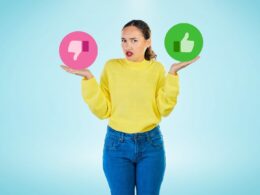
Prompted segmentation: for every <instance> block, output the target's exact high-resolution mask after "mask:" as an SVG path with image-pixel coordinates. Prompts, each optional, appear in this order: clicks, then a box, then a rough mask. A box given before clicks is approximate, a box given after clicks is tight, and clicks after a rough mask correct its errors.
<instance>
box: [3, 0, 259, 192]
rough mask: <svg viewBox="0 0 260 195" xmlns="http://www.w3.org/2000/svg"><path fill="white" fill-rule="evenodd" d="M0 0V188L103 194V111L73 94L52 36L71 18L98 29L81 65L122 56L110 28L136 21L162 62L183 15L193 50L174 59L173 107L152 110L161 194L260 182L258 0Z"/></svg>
mask: <svg viewBox="0 0 260 195" xmlns="http://www.w3.org/2000/svg"><path fill="white" fill-rule="evenodd" d="M107 2H108V3H106V4H104V3H105V1H98V0H97V1H84V0H82V1H50V0H49V1H45V2H44V3H43V2H40V1H38V2H36V1H33V0H31V1H26V0H24V1H18V0H17V1H7V0H1V1H0V10H1V12H0V24H1V26H0V28H1V30H0V34H1V36H0V51H1V54H0V56H1V69H0V81H1V82H0V88H1V101H0V108H1V116H0V194H1V195H14V194H15V195H16V194H17V195H18V194H24V195H47V194H48V195H72V194H73V195H74V194H75V195H81V194H82V195H83V194H94V195H108V194H109V188H108V185H107V182H106V179H105V176H104V173H103V170H102V148H103V141H104V135H105V132H106V124H107V120H99V119H98V118H96V117H95V116H94V115H93V114H92V113H91V112H90V110H89V109H88V107H87V105H86V104H85V103H84V102H83V99H82V97H81V77H79V76H76V75H70V74H69V73H67V72H65V71H64V70H62V69H61V68H60V67H59V65H60V64H61V60H60V58H59V54H58V47H59V44H60V41H61V40H62V38H63V37H64V36H65V35H66V34H68V33H69V32H72V31H75V30H82V31H85V32H88V33H89V34H91V35H92V36H93V37H94V38H95V39H96V41H97V44H98V47H99V54H98V57H97V60H96V61H95V63H94V65H93V66H91V67H90V70H91V71H92V72H93V74H94V75H95V76H96V78H98V80H99V78H100V73H101V70H102V68H103V65H104V63H105V61H106V60H108V59H111V58H118V57H124V56H123V52H122V50H121V46H120V42H121V29H122V27H123V25H124V24H125V23H127V22H128V21H130V20H132V19H142V20H144V21H146V22H147V23H148V24H149V25H150V27H151V30H152V41H153V49H154V50H155V51H156V53H157V54H158V60H159V61H161V62H162V63H163V64H164V65H165V69H166V70H168V69H169V68H170V65H171V64H172V63H174V60H172V59H171V58H170V57H169V56H168V55H167V52H166V50H165V48H164V37H165V34H166V32H167V31H168V29H169V28H170V27H172V26H173V25H174V24H177V23H180V22H188V23H191V24H193V25H195V26H196V27H197V28H198V29H200V31H201V33H202V35H203V38H204V48H203V50H202V53H201V55H200V56H201V59H200V60H199V61H198V62H196V63H195V64H193V65H191V66H190V67H188V68H186V69H184V70H181V71H180V73H179V75H180V87H181V89H180V90H181V91H180V96H179V99H178V104H177V106H176V108H175V110H174V111H173V112H172V113H171V115H170V116H169V117H167V118H164V119H163V120H162V122H161V129H162V132H163V135H164V138H165V145H166V153H167V168H166V169H167V171H166V173H165V177H164V182H163V184H162V188H161V194H162V195H204V194H205V195H217V194H218V195H220V194H221V195H226V194H227V195H230V194H235V195H240V194H245V195H256V194H260V189H259V188H260V187H259V186H260V185H259V184H260V182H259V181H260V176H259V173H260V166H259V165H260V157H259V148H260V144H259V142H260V139H259V136H260V133H259V130H260V122H259V109H260V103H259V82H260V77H259V72H260V68H259V67H260V65H259V60H257V58H258V57H259V53H260V49H259V44H260V38H259V37H260V36H259V34H260V23H259V18H260V12H259V9H260V3H259V1H256V0H255V1H250V2H249V1H246V0H244V1H234V0H233V1H229V2H228V1H224V0H218V1H217V0H214V1H206V0H204V1H191V0H190V1H173V0H169V1H159V0H158V1H155V0H154V1H153V0H150V1H148V0H131V1H130V0H126V1H119V0H118V1H112V0H111V1H107Z"/></svg>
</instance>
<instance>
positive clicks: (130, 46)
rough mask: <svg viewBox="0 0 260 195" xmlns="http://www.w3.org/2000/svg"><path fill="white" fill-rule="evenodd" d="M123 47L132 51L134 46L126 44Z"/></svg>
mask: <svg viewBox="0 0 260 195" xmlns="http://www.w3.org/2000/svg"><path fill="white" fill-rule="evenodd" d="M123 47H124V49H125V50H130V49H132V45H131V44H129V43H125V44H124V45H123Z"/></svg>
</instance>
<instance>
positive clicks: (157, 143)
mask: <svg viewBox="0 0 260 195" xmlns="http://www.w3.org/2000/svg"><path fill="white" fill-rule="evenodd" d="M150 143H151V145H152V146H153V147H155V148H162V147H163V146H164V143H163V137H162V135H158V136H155V137H152V138H151V139H150Z"/></svg>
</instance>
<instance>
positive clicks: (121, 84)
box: [81, 58, 179, 133]
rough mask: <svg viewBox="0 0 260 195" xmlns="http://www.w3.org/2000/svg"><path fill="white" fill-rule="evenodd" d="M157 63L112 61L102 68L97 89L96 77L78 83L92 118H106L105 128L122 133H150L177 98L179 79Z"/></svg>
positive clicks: (167, 113)
mask: <svg viewBox="0 0 260 195" xmlns="http://www.w3.org/2000/svg"><path fill="white" fill-rule="evenodd" d="M165 73H166V72H165V69H164V66H163V65H162V64H161V63H160V62H158V61H156V60H150V61H148V60H143V61H142V62H132V61H129V60H127V59H125V58H122V59H111V60H108V61H107V62H106V64H105V65H104V68H103V71H102V74H101V78H100V85H99V84H98V83H97V80H96V79H95V77H92V78H91V79H86V78H83V79H82V80H81V85H82V96H83V99H84V101H85V102H86V103H87V105H88V106H89V108H90V110H91V111H92V113H93V114H95V115H96V116H97V117H98V118H100V119H105V118H109V122H108V125H109V126H110V127H112V128H113V129H115V130H117V131H121V132H125V133H140V132H146V131H149V130H151V129H153V128H154V127H155V126H157V125H158V124H159V122H160V121H161V117H162V116H164V117H165V116H167V115H169V114H170V113H171V111H172V110H173V108H174V106H175V105H176V103H177V96H178V94H179V76H178V75H173V74H170V73H168V72H167V74H165Z"/></svg>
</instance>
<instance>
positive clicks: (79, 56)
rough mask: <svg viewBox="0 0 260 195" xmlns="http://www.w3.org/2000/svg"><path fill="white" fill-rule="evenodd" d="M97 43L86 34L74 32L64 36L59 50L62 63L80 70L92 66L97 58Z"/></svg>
mask: <svg viewBox="0 0 260 195" xmlns="http://www.w3.org/2000/svg"><path fill="white" fill-rule="evenodd" d="M97 51H98V49H97V43H96V41H95V40H94V38H93V37H92V36H90V35H89V34H88V33H85V32H81V31H75V32H71V33H69V34H68V35H66V36H65V37H64V38H63V39H62V41H61V43H60V48H59V53H60V57H61V60H62V61H63V63H64V64H65V65H67V66H69V67H71V68H74V69H77V70H80V69H84V68H87V67H89V66H91V64H93V62H94V61H95V59H96V57H97Z"/></svg>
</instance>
